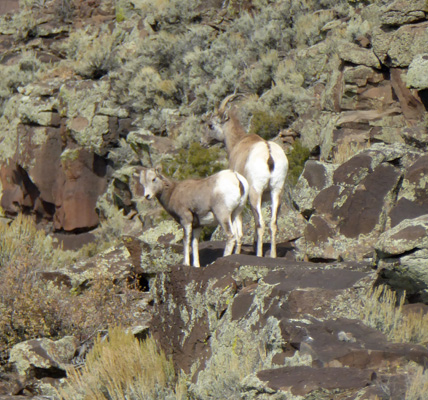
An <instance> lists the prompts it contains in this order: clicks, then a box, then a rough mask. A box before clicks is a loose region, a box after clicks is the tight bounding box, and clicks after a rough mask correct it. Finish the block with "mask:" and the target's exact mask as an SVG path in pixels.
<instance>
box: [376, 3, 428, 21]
mask: <svg viewBox="0 0 428 400" xmlns="http://www.w3.org/2000/svg"><path fill="white" fill-rule="evenodd" d="M427 12H428V3H427V2H426V1H425V0H397V1H394V2H393V3H392V4H390V5H388V6H384V7H383V8H382V10H381V15H380V20H381V22H382V23H383V24H386V25H404V24H409V23H412V22H416V21H420V20H424V19H425V13H427Z"/></svg>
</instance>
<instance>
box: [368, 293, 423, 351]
mask: <svg viewBox="0 0 428 400" xmlns="http://www.w3.org/2000/svg"><path fill="white" fill-rule="evenodd" d="M404 301H405V294H403V296H401V297H400V298H397V295H396V293H395V292H394V291H392V290H391V289H389V288H388V287H386V286H382V285H381V286H378V287H376V288H374V289H372V291H371V292H370V293H369V294H368V296H367V298H366V300H365V301H364V306H363V309H362V312H361V317H362V320H363V321H364V322H365V323H366V324H367V325H368V326H371V327H372V328H375V329H378V330H380V331H382V332H383V333H385V334H386V335H387V337H388V339H389V340H391V341H393V342H401V343H418V344H422V345H426V344H428V315H426V314H425V315H423V314H422V312H421V313H409V314H407V315H406V314H403V305H404Z"/></svg>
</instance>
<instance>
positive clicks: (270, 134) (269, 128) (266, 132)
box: [250, 110, 287, 140]
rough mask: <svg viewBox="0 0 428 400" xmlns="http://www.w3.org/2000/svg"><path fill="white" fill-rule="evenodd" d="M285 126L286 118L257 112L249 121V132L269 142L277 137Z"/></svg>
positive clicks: (280, 115) (260, 111)
mask: <svg viewBox="0 0 428 400" xmlns="http://www.w3.org/2000/svg"><path fill="white" fill-rule="evenodd" d="M286 125H287V118H286V117H284V116H283V115H282V114H280V113H274V114H271V113H269V112H267V111H262V110H258V111H256V112H255V113H254V114H253V117H252V119H251V126H250V132H251V133H255V134H257V135H259V136H261V137H262V138H263V139H266V140H270V139H272V138H274V137H275V136H277V135H278V133H279V131H280V130H281V129H282V128H285V127H286Z"/></svg>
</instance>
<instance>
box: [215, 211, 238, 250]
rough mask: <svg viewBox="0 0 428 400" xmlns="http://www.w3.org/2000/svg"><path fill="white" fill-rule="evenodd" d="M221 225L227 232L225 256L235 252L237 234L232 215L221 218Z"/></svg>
mask: <svg viewBox="0 0 428 400" xmlns="http://www.w3.org/2000/svg"><path fill="white" fill-rule="evenodd" d="M219 222H220V225H221V227H222V228H223V229H224V232H225V233H226V238H227V239H226V246H225V248H224V253H223V257H225V256H229V255H231V254H232V252H233V248H234V246H235V235H234V233H233V230H234V229H233V226H232V221H231V219H230V216H229V217H228V218H225V219H223V220H220V221H219Z"/></svg>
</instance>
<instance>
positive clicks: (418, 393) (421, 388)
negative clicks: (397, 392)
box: [405, 367, 428, 400]
mask: <svg viewBox="0 0 428 400" xmlns="http://www.w3.org/2000/svg"><path fill="white" fill-rule="evenodd" d="M427 396H428V371H427V370H425V371H424V368H423V367H418V368H417V369H416V371H415V372H414V373H413V374H412V375H411V377H410V379H409V383H408V387H407V391H406V398H405V400H424V399H426V398H427Z"/></svg>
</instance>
